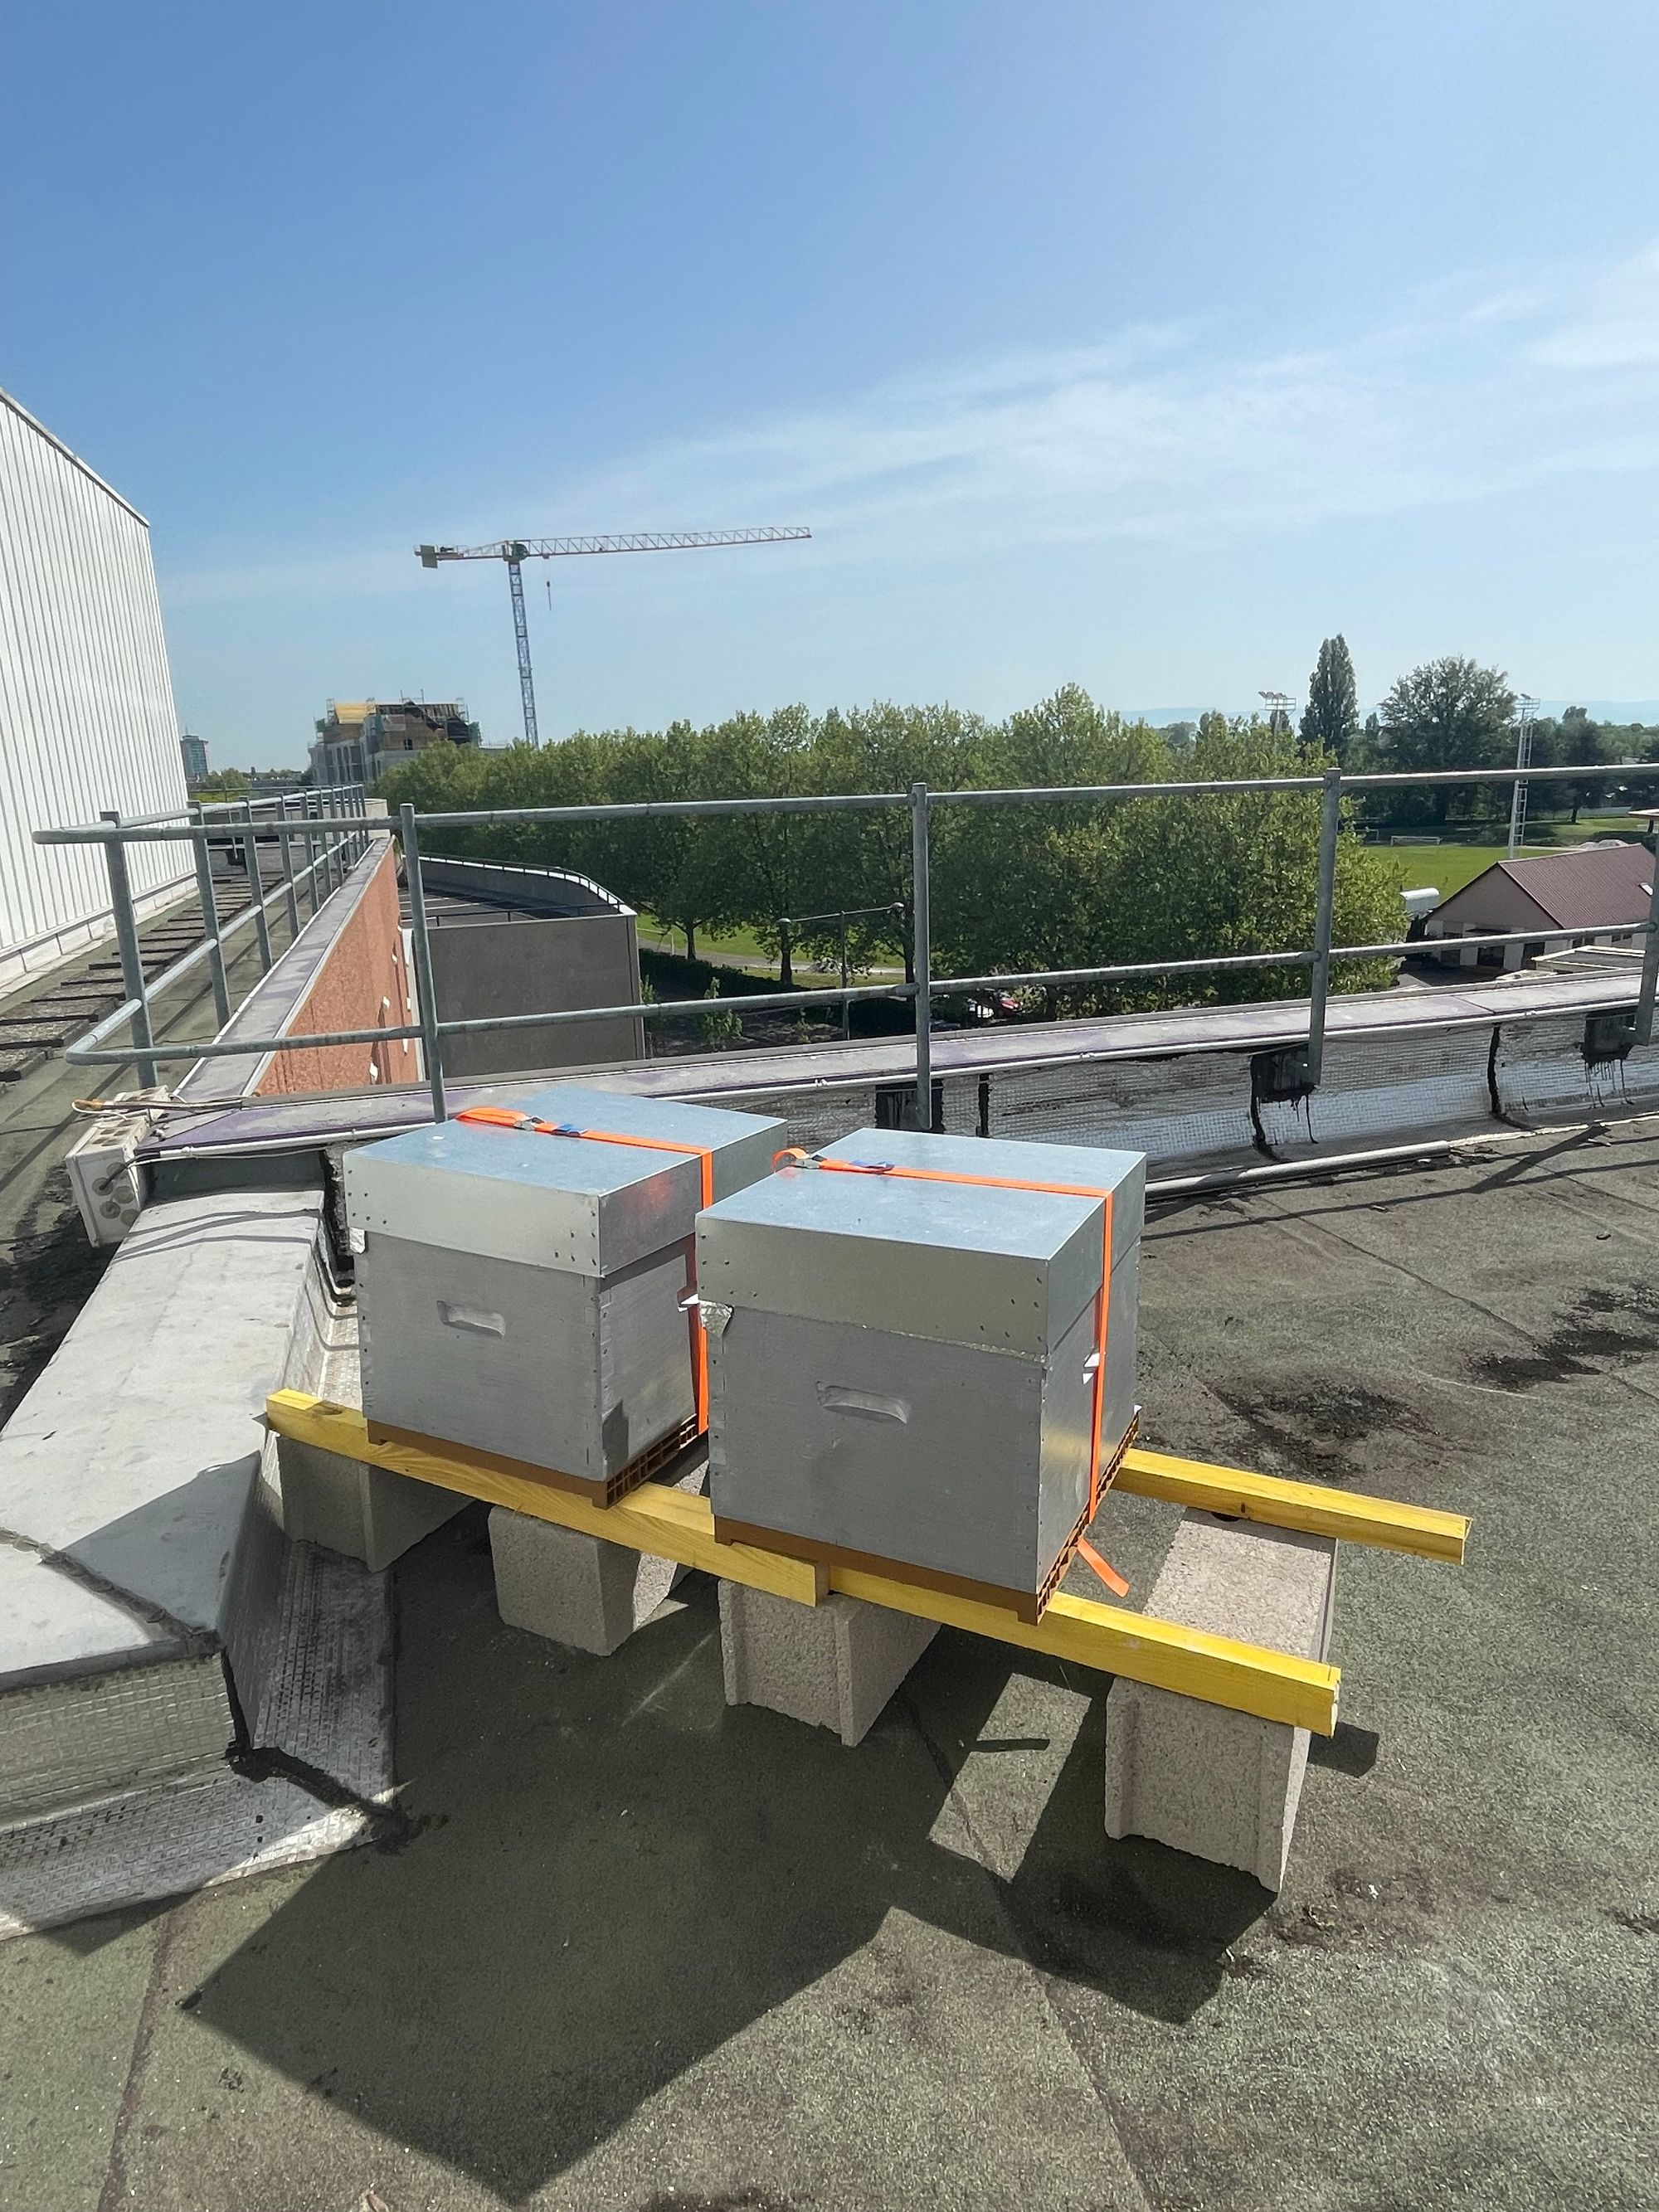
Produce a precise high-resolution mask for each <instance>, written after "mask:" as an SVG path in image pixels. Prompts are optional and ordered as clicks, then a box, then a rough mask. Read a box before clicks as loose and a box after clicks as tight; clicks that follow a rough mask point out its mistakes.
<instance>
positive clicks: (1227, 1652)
mask: <svg viewBox="0 0 1659 2212" xmlns="http://www.w3.org/2000/svg"><path fill="white" fill-rule="evenodd" d="M829 1587H830V1589H833V1590H840V1591H842V1593H843V1594H844V1595H846V1596H848V1597H856V1598H861V1599H862V1600H863V1601H865V1603H866V1605H884V1606H887V1607H890V1608H891V1610H892V1611H893V1612H895V1613H917V1614H920V1616H921V1619H922V1620H938V1621H942V1622H944V1623H945V1626H948V1627H951V1628H963V1629H966V1630H968V1632H969V1633H970V1634H971V1635H975V1636H989V1637H994V1638H995V1639H996V1640H997V1641H998V1642H999V1643H1001V1644H1018V1645H1019V1646H1020V1648H1021V1649H1022V1650H1026V1651H1041V1652H1042V1653H1044V1654H1045V1655H1046V1656H1048V1657H1049V1658H1051V1659H1069V1660H1071V1661H1073V1662H1074V1663H1075V1664H1076V1665H1078V1666H1080V1667H1097V1668H1099V1669H1100V1670H1101V1672H1102V1673H1103V1674H1121V1675H1122V1676H1123V1677H1124V1678H1125V1679H1126V1680H1128V1681H1131V1682H1149V1683H1151V1684H1152V1686H1153V1687H1154V1688H1155V1689H1159V1690H1175V1691H1177V1692H1179V1693H1180V1694H1181V1695H1182V1697H1187V1698H1198V1699H1201V1700H1202V1701H1203V1702H1204V1703H1205V1704H1206V1705H1231V1707H1232V1708H1233V1709H1234V1710H1235V1711H1237V1712H1242V1713H1255V1714H1256V1715H1257V1716H1258V1717H1260V1718H1261V1719H1262V1720H1267V1721H1285V1722H1288V1723H1289V1724H1290V1725H1291V1727H1292V1728H1305V1729H1312V1730H1313V1731H1314V1733H1315V1734H1316V1735H1332V1734H1333V1733H1334V1730H1335V1728H1336V1701H1337V1691H1338V1686H1339V1685H1340V1681H1341V1679H1342V1678H1341V1673H1340V1669H1339V1668H1335V1667H1328V1666H1325V1665H1323V1664H1322V1663H1321V1662H1319V1661H1318V1660H1314V1659H1298V1658H1296V1657H1294V1656H1292V1655H1291V1653H1289V1652H1287V1651H1270V1650H1267V1647H1266V1646H1265V1645H1263V1644H1238V1643H1235V1642H1234V1640H1233V1638H1231V1636H1212V1635H1210V1634H1209V1633H1208V1632H1206V1631H1205V1630H1204V1629H1201V1628H1187V1627H1183V1626H1182V1624H1181V1623H1180V1622H1179V1621H1173V1620H1153V1619H1152V1618H1151V1616H1150V1615H1148V1614H1146V1613H1131V1612H1127V1611H1125V1610H1124V1609H1123V1608H1121V1607H1118V1606H1112V1605H1097V1604H1095V1603H1094V1602H1093V1601H1092V1600H1091V1599H1089V1598H1082V1597H1069V1596H1067V1595H1066V1593H1065V1592H1064V1591H1060V1592H1059V1593H1057V1594H1056V1595H1054V1597H1051V1598H1050V1599H1049V1601H1048V1605H1047V1606H1046V1607H1044V1609H1043V1614H1042V1620H1040V1621H1038V1622H1037V1624H1036V1626H1035V1627H1034V1628H1033V1627H1029V1626H1027V1625H1026V1624H1025V1623H1024V1621H1022V1620H1018V1619H1017V1618H1016V1616H1015V1615H1014V1614H1013V1613H1007V1612H1005V1611H1004V1610H1003V1608H1002V1607H1000V1606H994V1605H983V1604H981V1602H980V1601H978V1600H977V1599H975V1598H969V1597H953V1596H951V1595H950V1594H949V1593H948V1592H946V1591H945V1590H936V1589H924V1588H923V1587H922V1586H921V1583H902V1582H895V1581H892V1580H890V1578H889V1577H887V1576H885V1575H871V1574H866V1573H864V1572H863V1571H862V1570H860V1569H859V1568H854V1567H831V1568H830V1570H829Z"/></svg>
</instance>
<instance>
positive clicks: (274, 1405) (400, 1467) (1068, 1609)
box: [265, 1390, 1340, 1735]
mask: <svg viewBox="0 0 1659 2212" xmlns="http://www.w3.org/2000/svg"><path fill="white" fill-rule="evenodd" d="M265 1410H266V1419H268V1421H269V1423H270V1426H271V1427H272V1428H273V1429H274V1430H276V1432H277V1434H278V1435H279V1436H286V1437H294V1438H295V1440H296V1441H298V1442H299V1443H308V1444H315V1445H317V1446H319V1448H320V1449H322V1450H324V1451H331V1452H337V1453H338V1454H339V1455H341V1457H342V1458H344V1459H356V1460H362V1461H365V1462H367V1463H368V1465H370V1466H372V1467H381V1468H387V1469H389V1470H390V1471H391V1472H392V1473H393V1474H405V1475H410V1476H413V1477H414V1478H415V1479H416V1480H419V1481H422V1482H433V1483H436V1484H437V1485H438V1486H440V1487H441V1488H442V1489H445V1490H459V1491H460V1492H464V1493H465V1495H466V1496H468V1497H471V1498H483V1499H485V1500H486V1501H487V1502H488V1503H489V1504H493V1505H506V1506H509V1507H511V1508H512V1510H513V1511H514V1512H515V1513H527V1514H529V1515H531V1516H533V1517H535V1518H537V1519H539V1520H543V1521H554V1522H558V1523H559V1524H560V1526H562V1527H563V1528H574V1529H577V1530H580V1532H581V1533H582V1534H585V1535H590V1536H599V1537H603V1538H605V1540H606V1541H609V1542H611V1543H617V1544H627V1545H629V1546H630V1547H632V1548H633V1549H634V1550H635V1551H641V1552H651V1553H656V1554H657V1555H658V1556H659V1557H660V1558H663V1559H677V1560H679V1561H680V1562H681V1563H682V1564H683V1565H686V1566H688V1567H700V1568H702V1570H703V1571H705V1572H706V1573H708V1574H711V1575H720V1576H723V1577H725V1578H726V1580H727V1581H728V1582H737V1583H745V1584H747V1585H748V1586H749V1587H750V1589H763V1590H769V1591H771V1592H772V1593H773V1594H774V1595H776V1596H779V1597H787V1598H793V1599H794V1600H795V1601H796V1602H797V1603H799V1604H806V1605H811V1604H814V1603H816V1602H817V1599H818V1598H819V1597H820V1596H822V1595H823V1592H824V1589H825V1588H826V1586H827V1587H828V1588H829V1589H836V1590H840V1591H842V1592H843V1593H844V1594H845V1595H847V1596H848V1597H854V1598H860V1599H862V1600H863V1601H865V1602H866V1604H870V1605H884V1606H886V1607H889V1608H890V1610H891V1611H893V1612H895V1613H915V1614H917V1615H919V1616H920V1617H921V1619H922V1620H937V1621H940V1622H943V1623H945V1625H946V1626H950V1627H953V1628H962V1629H965V1630H967V1631H968V1632H969V1633H970V1634H973V1635H976V1636H989V1637H992V1638H995V1639H996V1640H997V1641H998V1642H1000V1643H1003V1644H1016V1645H1018V1647H1019V1648H1020V1649H1021V1650H1026V1651H1040V1652H1042V1653H1044V1654H1046V1655H1047V1656H1049V1657H1051V1658H1055V1659H1066V1660H1071V1661H1073V1662H1075V1663H1076V1664H1077V1665H1079V1666H1083V1667H1094V1668H1099V1669H1100V1670H1101V1671H1102V1672H1103V1673H1106V1674H1121V1675H1123V1676H1124V1677H1125V1678H1126V1679H1127V1680H1131V1681H1136V1682H1147V1683H1150V1684H1152V1686H1154V1687H1155V1688H1158V1689H1160V1690H1174V1691H1176V1692H1179V1693H1180V1694H1182V1696H1185V1697H1189V1698H1198V1699H1202V1700H1203V1701H1204V1702H1206V1704H1209V1705H1228V1706H1231V1707H1232V1708H1233V1709H1234V1710H1236V1711H1239V1712H1246V1713H1255V1714H1256V1715H1258V1716H1259V1717H1261V1718H1262V1719H1263V1720H1270V1721H1284V1722H1286V1723H1289V1724H1290V1725H1291V1726H1292V1727H1295V1728H1306V1729H1314V1730H1315V1731H1316V1733H1317V1734H1319V1735H1330V1734H1331V1733H1332V1731H1333V1730H1334V1728H1335V1726H1336V1701H1337V1689H1338V1684H1339V1682H1340V1674H1339V1673H1338V1670H1337V1669H1336V1668H1334V1667H1328V1666H1324V1665H1322V1664H1321V1663H1319V1662H1316V1661H1314V1660H1310V1659H1300V1658H1296V1657H1293V1656H1291V1654H1289V1653H1287V1652H1283V1651H1270V1650H1267V1649H1266V1648H1265V1647H1264V1646H1262V1645H1260V1644H1238V1643H1235V1642H1234V1641H1233V1639H1232V1638H1231V1637H1226V1636H1212V1635H1210V1634H1208V1633H1207V1632H1206V1631H1204V1630H1203V1629H1198V1628H1187V1627H1183V1626H1182V1625H1181V1624H1180V1623H1179V1622H1177V1621H1169V1620H1152V1619H1151V1618H1149V1617H1148V1616H1147V1615H1146V1614H1145V1613H1131V1612H1127V1611H1125V1610H1122V1609H1121V1608H1120V1607H1115V1606H1109V1605H1096V1604H1094V1603H1092V1602H1091V1601H1089V1600H1088V1599H1086V1598H1076V1597H1068V1596H1066V1595H1063V1594H1062V1595H1059V1596H1057V1597H1054V1598H1051V1599H1050V1601H1049V1602H1048V1607H1047V1609H1046V1610H1045V1612H1044V1613H1043V1616H1042V1620H1040V1621H1039V1622H1038V1623H1037V1624H1036V1626H1035V1627H1030V1626H1027V1625H1026V1624H1025V1623H1024V1622H1023V1621H1021V1620H1018V1619H1017V1618H1016V1617H1015V1615H1014V1614H1013V1613H1010V1612H1008V1611H1006V1609H1005V1608H1004V1607H1000V1606H993V1605H985V1604H982V1603H981V1602H979V1601H976V1600H975V1599H973V1598H965V1597H955V1596H952V1595H950V1594H949V1593H948V1592H946V1591H944V1590H936V1589H924V1588H923V1587H922V1586H921V1584H919V1583H906V1582H899V1581H896V1580H894V1579H892V1578H890V1577H887V1576H884V1575H876V1574H866V1573H865V1572H864V1571H862V1570H860V1569H857V1568H853V1567H842V1566H835V1567H830V1568H829V1569H827V1570H826V1569H824V1568H823V1567H813V1566H811V1565H807V1564H806V1563H805V1561H802V1560H799V1559H785V1558H784V1557H783V1556H782V1555H781V1554H780V1553H775V1552H767V1551H762V1550H760V1549H758V1548H757V1547H755V1546H753V1545H750V1544H722V1543H720V1542H719V1541H717V1540H716V1538H715V1535H714V1510H713V1508H712V1507H711V1506H710V1504H709V1503H708V1499H707V1498H689V1497H687V1496H686V1494H685V1493H684V1492H683V1491H678V1490H671V1489H669V1488H667V1487H666V1486H665V1485H663V1484H661V1483H645V1484H642V1485H641V1487H640V1488H639V1489H638V1490H635V1491H631V1492H629V1495H628V1496H627V1497H626V1498H622V1499H620V1500H619V1501H618V1503H617V1504H615V1505H608V1506H605V1505H592V1504H589V1503H588V1502H587V1500H586V1498H577V1497H575V1496H574V1495H572V1493H570V1492H568V1491H562V1490H555V1489H553V1488H551V1487H550V1486H548V1485H546V1484H544V1483H539V1482H529V1481H526V1480H523V1479H522V1478H521V1477H519V1476H514V1475H508V1474H498V1473H496V1472H495V1470H494V1469H493V1468H487V1467H483V1466H480V1465H477V1463H475V1462H472V1461H471V1460H469V1459H467V1458H466V1457H465V1455H463V1454H460V1453H457V1454H455V1455H453V1457H452V1456H450V1455H438V1454H435V1453H432V1452H426V1451H420V1450H416V1449H413V1448H412V1447H410V1446H409V1445H407V1444H400V1443H386V1444H377V1443H371V1442H370V1441H369V1436H368V1425H367V1424H366V1423H365V1421H364V1419H363V1417H362V1414H361V1413H358V1412H357V1411H356V1409H355V1408H353V1407H349V1406H336V1405H332V1404H330V1403H329V1402H328V1401H325V1400H322V1399H318V1398H312V1397H309V1396H307V1395H306V1394H305V1393H303V1392H301V1391H297V1390H278V1391H276V1392H274V1393H273V1394H272V1395H271V1396H270V1399H269V1400H268V1401H266V1409H265Z"/></svg>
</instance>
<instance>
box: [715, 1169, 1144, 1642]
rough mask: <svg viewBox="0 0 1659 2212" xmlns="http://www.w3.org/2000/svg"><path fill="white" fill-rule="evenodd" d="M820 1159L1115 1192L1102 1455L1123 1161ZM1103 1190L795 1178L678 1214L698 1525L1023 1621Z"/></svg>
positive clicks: (1130, 1207) (1065, 1516)
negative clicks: (693, 1382)
mask: <svg viewBox="0 0 1659 2212" xmlns="http://www.w3.org/2000/svg"><path fill="white" fill-rule="evenodd" d="M820 1157H822V1158H829V1159H836V1158H841V1159H850V1160H858V1161H862V1162H866V1163H883V1162H890V1163H893V1164H896V1165H899V1166H902V1167H916V1168H929V1169H933V1170H944V1171H946V1172H948V1173H950V1174H952V1175H962V1176H992V1177H998V1178H1002V1179H1006V1180H1007V1181H1009V1182H1051V1183H1052V1182H1061V1183H1078V1184H1083V1185H1086V1186H1088V1187H1089V1188H1091V1189H1099V1190H1105V1191H1109V1192H1110V1193H1111V1194H1112V1266H1111V1282H1110V1286H1109V1306H1108V1315H1109V1334H1108V1338H1107V1358H1106V1382H1105V1390H1104V1400H1103V1419H1102V1427H1101V1437H1102V1450H1101V1466H1102V1468H1103V1470H1109V1468H1111V1467H1112V1465H1113V1464H1114V1462H1115V1458H1116V1456H1117V1454H1118V1451H1119V1449H1121V1445H1122V1443H1123V1442H1124V1440H1125V1438H1126V1437H1127V1435H1128V1433H1129V1431H1130V1429H1131V1426H1132V1425H1133V1419H1134V1382H1135V1305H1136V1273H1137V1266H1138V1261H1139V1248H1140V1231H1141V1222H1142V1217H1143V1213H1144V1210H1145V1204H1146V1159H1145V1157H1144V1155H1142V1154H1141V1153H1139V1152H1103V1151H1096V1150H1094V1149H1092V1148H1085V1147H1084V1146H1075V1145H1032V1144H1007V1143H1001V1142H998V1141H995V1140H986V1139H980V1138H974V1137H940V1136H928V1135H923V1134H921V1133H916V1132H912V1131H905V1130H896V1129H866V1130H860V1131H857V1132H855V1133H854V1134H853V1135H852V1136H850V1137H845V1138H842V1139H841V1141H840V1142H839V1143H837V1144H834V1145H831V1146H827V1147H826V1148H825V1150H824V1152H823V1154H821V1155H820ZM1104 1230H1105V1223H1104V1206H1103V1201H1102V1200H1100V1199H1097V1198H1085V1197H1073V1196H1064V1195H1060V1194H1054V1193H1052V1192H1048V1191H1037V1190H1029V1189H1003V1188H985V1187H984V1186H982V1185H981V1184H978V1183H971V1182H960V1183H958V1182H916V1181H911V1180H908V1179H906V1178H902V1177H900V1176H852V1175H846V1174H837V1173H834V1172H825V1171H823V1170H815V1169H811V1168H802V1169H799V1170H786V1171H784V1172H783V1173H781V1174H777V1175H773V1176H769V1177H768V1178H767V1180H766V1181H765V1182H762V1183H757V1184H753V1185H751V1186H750V1188H748V1189H746V1190H743V1191H739V1192H738V1194H736V1195H735V1196H734V1197H732V1198H729V1199H724V1200H720V1202H719V1203H718V1204H716V1205H715V1206H712V1207H711V1208H710V1209H709V1210H708V1212H705V1213H704V1214H702V1216H701V1218H699V1221H698V1225H697V1255H698V1256H697V1274H698V1283H699V1286H700V1289H701V1291H702V1297H703V1299H704V1301H705V1309H704V1311H705V1319H706V1321H707V1322H708V1331H709V1337H708V1353H709V1384H710V1402H709V1496H710V1498H711V1499H712V1500H713V1504H714V1518H715V1528H716V1532H717V1533H718V1534H720V1535H722V1536H725V1537H728V1538H730V1539H732V1540H735V1541H750V1542H755V1543H760V1544H765V1543H768V1542H770V1543H771V1544H772V1546H773V1548H775V1549H778V1550H783V1551H790V1552H793V1553H799V1554H800V1555H802V1556H805V1557H807V1558H813V1559H828V1560H835V1559H841V1560H852V1561H854V1562H857V1561H860V1560H866V1561H869V1562H872V1563H876V1562H894V1563H897V1564H899V1565H902V1566H904V1567H906V1568H908V1569H911V1570H914V1571H916V1573H917V1575H918V1577H920V1578H921V1579H924V1580H931V1581H933V1582H935V1583H939V1585H940V1586H942V1587H944V1588H946V1589H960V1590H963V1591H965V1592H967V1593H968V1594H969V1595H981V1596H985V1597H987V1598H989V1599H991V1600H992V1601H994V1602H997V1603H1001V1604H1009V1605H1013V1606H1014V1607H1017V1609H1018V1610H1019V1612H1020V1613H1022V1616H1023V1617H1024V1618H1026V1619H1029V1620H1035V1619H1036V1614H1037V1612H1038V1611H1039V1610H1040V1608H1041V1607H1042V1604H1043V1603H1044V1602H1046V1600H1047V1596H1048V1589H1049V1587H1050V1585H1051V1583H1052V1579H1053V1577H1054V1572H1055V1569H1056V1567H1057V1565H1059V1564H1060V1562H1061V1561H1063V1559H1064V1557H1065V1555H1066V1551H1067V1549H1068V1547H1069V1546H1070V1543H1071V1540H1072V1538H1073V1534H1074V1533H1075V1532H1076V1530H1077V1528H1078V1525H1079V1522H1080V1521H1081V1519H1082V1518H1083V1516H1084V1515H1085V1511H1086V1510H1087V1505H1088V1499H1089V1486H1090V1427H1091V1417H1092V1413H1093V1405H1094V1383H1093V1374H1092V1370H1091V1366H1090V1364H1089V1363H1090V1360H1091V1354H1092V1353H1093V1352H1094V1349H1095V1340H1096V1303H1095V1302H1096V1294H1097V1291H1098V1290H1099V1287H1100V1280H1101V1268H1102V1260H1103V1246H1104Z"/></svg>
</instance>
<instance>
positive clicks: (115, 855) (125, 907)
mask: <svg viewBox="0 0 1659 2212" xmlns="http://www.w3.org/2000/svg"><path fill="white" fill-rule="evenodd" d="M99 819H100V821H102V822H114V823H119V821H120V819H121V817H120V814H119V813H118V811H117V812H109V813H105V814H101V815H100V817H99ZM104 863H105V866H106V867H107V869H108V870H109V902H110V908H111V910H112V913H113V914H114V916H115V943H116V946H117V949H118V951H119V952H120V955H121V984H122V987H123V989H124V990H125V992H126V994H127V996H128V998H129V999H131V1000H133V1001H135V1005H134V1011H133V1015H132V1024H131V1026H132V1042H133V1043H134V1045H135V1046H136V1047H137V1050H136V1051H135V1052H134V1054H133V1055H132V1056H133V1059H134V1060H136V1061H137V1067H138V1080H139V1081H140V1083H141V1084H143V1086H144V1088H145V1089H146V1090H153V1089H154V1088H155V1081H156V1075H155V1059H154V1057H153V1056H152V1055H151V1054H149V1053H147V1052H146V1051H145V1050H144V1047H145V1046H146V1045H151V1044H154V1043H155V1033H154V1032H153V1030H151V1028H150V1025H149V993H148V992H147V991H146V990H145V988H144V960H143V954H142V953H141V952H140V951H139V950H138V917H137V915H135V914H134V912H133V910H132V883H131V878H129V876H128V874H127V848H126V847H125V845H124V844H123V843H122V842H121V841H120V839H119V838H118V837H110V838H106V841H105V843H104Z"/></svg>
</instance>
